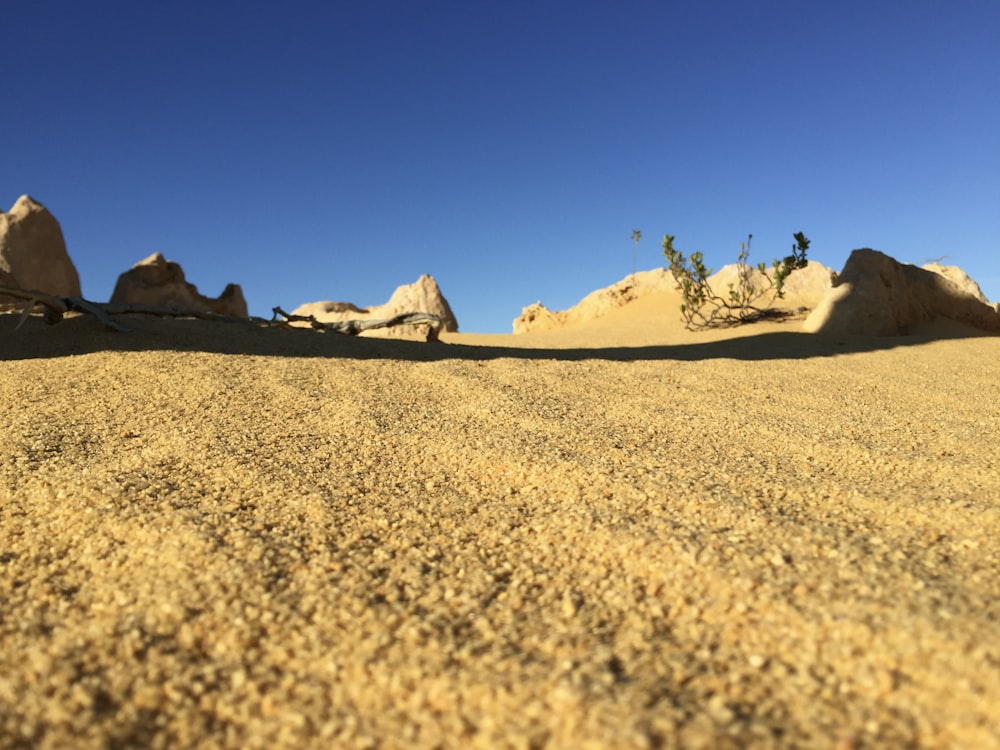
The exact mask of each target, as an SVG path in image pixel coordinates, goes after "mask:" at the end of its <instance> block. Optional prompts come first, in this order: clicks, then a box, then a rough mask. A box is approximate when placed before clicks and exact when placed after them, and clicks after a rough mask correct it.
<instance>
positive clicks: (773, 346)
mask: <svg viewBox="0 0 1000 750" xmlns="http://www.w3.org/2000/svg"><path fill="white" fill-rule="evenodd" d="M18 317H19V316H17V315H0V360H6V361H11V360H21V359H44V358H55V357H66V356H73V355H80V354H90V353H93V352H101V351H104V352H142V351H179V352H212V353H217V354H233V355H246V356H264V357H314V358H343V359H397V360H409V361H415V362H432V361H439V360H448V359H465V360H472V361H484V360H492V359H502V358H510V359H538V360H563V361H576V360H585V359H598V360H608V361H615V362H637V361H660V360H663V361H669V360H675V361H697V360H704V359H735V360H745V361H764V360H777V359H808V358H813V357H832V356H835V355H838V354H851V353H856V352H871V351H882V350H888V349H895V348H899V347H908V346H917V345H921V344H926V343H929V342H931V341H935V340H938V339H943V338H950V339H955V338H979V337H986V338H997V337H996V336H995V335H991V334H987V333H983V332H980V331H977V330H976V329H973V328H969V327H966V326H958V325H955V326H951V325H948V326H942V327H938V328H934V329H932V330H930V331H921V332H920V333H919V334H915V335H910V336H891V337H890V336H826V335H817V334H807V333H800V332H795V331H788V332H774V331H769V332H757V333H755V332H754V328H753V326H747V327H746V328H745V329H742V330H741V331H740V332H739V333H736V334H735V335H734V336H733V337H731V338H726V339H723V340H716V341H695V342H692V343H689V344H673V345H662V346H660V345H654V346H637V347H627V346H620V347H610V348H609V347H602V348H596V347H595V348H551V347H550V348H528V347H527V346H516V347H515V346H510V347H506V346H472V345H468V344H457V343H422V342H416V341H403V340H393V339H376V338H355V337H350V336H344V335H341V334H334V333H319V332H316V331H312V330H308V329H292V330H282V329H275V328H258V327H255V326H251V325H243V324H239V323H224V322H212V321H204V320H191V319H187V320H176V319H160V318H150V317H147V316H127V317H122V318H119V320H121V321H122V322H124V323H125V324H126V325H127V326H128V327H129V329H130V330H129V331H127V332H115V331H108V330H105V329H104V328H103V326H101V324H100V323H99V322H98V321H97V320H95V319H94V318H92V317H90V316H79V317H72V318H68V319H64V320H63V321H61V322H59V323H57V324H54V325H47V324H46V323H44V322H43V321H42V320H41V319H40V318H37V317H32V318H30V319H29V320H27V321H25V325H24V326H22V327H21V329H20V330H14V329H15V327H16V326H17V323H18ZM744 331H745V332H744ZM692 336H693V337H694V335H692Z"/></svg>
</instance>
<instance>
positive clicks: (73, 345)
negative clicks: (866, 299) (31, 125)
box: [0, 294, 1000, 750]
mask: <svg viewBox="0 0 1000 750" xmlns="http://www.w3.org/2000/svg"><path fill="white" fill-rule="evenodd" d="M676 303H677V300H676V299H675V298H674V297H672V296H671V295H669V294H664V295H651V296H649V297H645V298H643V299H640V300H637V301H636V302H634V303H632V304H629V305H628V306H626V307H624V308H622V309H620V310H617V311H614V312H612V313H611V314H609V315H607V316H605V317H603V318H601V319H599V320H596V321H593V322H591V323H589V324H587V325H582V326H578V327H576V328H566V329H564V330H558V331H549V332H546V333H542V334H537V335H536V334H525V335H522V336H512V335H497V336H476V335H470V334H448V335H445V336H444V337H443V338H444V339H445V340H444V342H442V343H433V344H431V343H419V342H410V341H398V340H397V341H389V340H378V339H352V338H344V337H340V336H337V335H334V334H321V333H317V332H313V331H306V330H293V331H281V330H270V329H267V330H265V329H257V328H252V327H250V326H242V325H237V324H225V323H214V322H206V321H194V320H159V319H152V318H139V317H130V318H126V319H125V320H126V321H127V324H128V325H129V326H130V328H131V329H132V331H131V332H128V333H114V332H107V331H104V330H103V329H102V328H101V327H100V325H99V323H98V322H97V321H96V320H94V319H93V318H90V317H87V316H80V317H74V318H70V319H67V320H64V321H62V322H60V323H58V324H56V325H53V326H46V325H45V324H44V323H43V322H42V321H41V320H40V319H31V320H29V321H28V322H27V323H26V325H25V326H24V327H22V328H21V329H20V330H19V331H16V332H15V331H14V326H15V325H16V323H17V317H16V316H14V315H3V316H0V360H2V361H0V372H2V377H0V404H2V407H3V414H4V420H3V439H4V443H5V450H4V451H3V453H2V455H0V746H2V747H39V748H64V747H80V748H111V747H122V748H124V747H154V748H155V747H162V748H176V747H204V748H211V747H228V748H255V747H259V748H280V747H296V748H307V747H308V748H327V747H371V748H375V747H382V748H395V747H399V748H403V747H416V748H421V747H445V748H450V747H480V748H498V747H515V748H543V747H544V748H567V747H572V748H591V747H593V748H599V747H616V748H646V747H649V748H659V747H663V748H670V747H685V748H688V747H691V748H694V747H705V748H744V747H750V748H771V747H784V748H840V749H841V750H843V749H845V748H867V747H893V748H898V747H927V748H947V747H953V748H973V747H975V748H991V747H1000V552H998V549H1000V548H998V545H997V539H1000V448H998V438H997V436H998V435H1000V406H998V404H1000V337H996V336H993V337H990V336H981V335H977V334H976V332H975V331H973V330H971V329H966V328H962V327H959V326H955V325H950V324H935V325H931V326H927V327H926V328H924V329H921V330H919V331H915V332H914V333H913V335H911V336H907V337H897V338H867V337H839V338H836V337H824V336H819V335H808V334H802V333H798V332H797V331H798V325H799V324H800V323H801V316H800V317H799V318H798V319H797V320H796V319H792V320H788V321H784V322H768V323H758V324H755V325H752V326H748V327H745V328H740V329H732V330H728V331H716V332H710V333H691V332H688V331H684V330H683V329H682V327H681V326H680V321H679V314H678V313H677V309H676Z"/></svg>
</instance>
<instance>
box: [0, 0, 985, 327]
mask: <svg viewBox="0 0 1000 750" xmlns="http://www.w3.org/2000/svg"><path fill="white" fill-rule="evenodd" d="M0 36H2V44H0V64H2V70H3V71H4V77H3V78H4V83H3V115H2V117H0V136H2V144H3V145H2V147H0V207H2V208H4V209H5V210H6V209H7V208H9V207H10V206H11V205H12V204H13V203H14V201H15V200H16V199H17V197H18V196H19V195H21V194H22V193H28V194H30V195H32V196H33V197H34V198H36V199H37V200H39V201H41V202H42V203H44V204H45V205H46V206H47V207H48V208H49V209H50V210H51V211H52V212H53V214H55V216H56V217H57V218H58V219H59V221H60V223H61V224H62V228H63V233H64V234H65V236H66V240H67V244H68V247H69V251H70V254H71V256H72V257H73V260H74V261H75V263H76V265H77V267H78V269H79V271H80V275H81V281H82V285H83V291H84V294H85V295H86V296H87V297H89V298H91V299H96V300H106V299H107V298H108V297H109V296H110V294H111V291H112V289H113V287H114V283H115V280H116V278H117V276H118V274H120V273H122V272H123V271H125V270H127V269H128V268H129V267H131V266H132V265H133V264H134V263H135V262H137V261H138V260H140V259H142V258H144V257H145V256H147V255H149V254H150V253H152V252H155V251H159V252H162V253H163V254H164V255H166V256H167V257H168V258H170V259H171V260H176V261H178V262H180V263H181V264H182V265H183V267H184V269H185V272H186V273H187V276H188V280H189V281H191V282H193V283H195V284H197V285H198V287H199V289H200V291H202V293H206V294H211V295H217V294H219V293H220V292H221V291H222V289H223V287H224V286H225V284H226V283H228V282H236V283H239V284H241V285H242V286H243V290H244V293H245V295H246V297H247V300H248V302H249V305H250V310H251V312H252V313H255V314H260V315H270V309H271V307H272V306H274V305H281V306H283V307H285V308H286V309H291V308H292V307H295V306H297V305H299V304H301V303H304V302H311V301H316V300H321V299H333V300H341V301H350V302H354V303H355V304H359V305H370V304H377V303H381V302H384V301H385V300H386V299H388V297H389V295H390V294H391V293H392V291H393V289H394V288H395V287H396V286H397V285H399V284H404V283H409V282H412V281H414V280H415V279H416V278H417V277H418V276H419V275H420V274H422V273H430V274H432V275H434V276H435V278H437V280H438V282H439V284H440V285H441V288H442V291H443V292H444V294H445V296H446V297H447V298H448V300H449V302H450V303H451V305H452V308H453V309H454V311H455V313H456V315H457V317H458V320H459V324H460V326H461V329H462V330H463V331H470V332H509V331H510V325H511V321H512V320H513V319H514V318H515V317H516V316H517V315H518V314H519V313H520V311H521V308H522V307H524V306H526V305H529V304H531V303H533V302H535V301H538V300H541V301H542V302H543V303H544V304H546V305H547V306H549V307H550V308H553V309H562V308H565V307H568V306H570V305H572V304H575V303H576V302H577V301H578V300H579V299H580V298H581V297H583V296H584V295H586V294H587V293H589V292H590V291H592V290H594V289H597V288H600V287H603V286H607V285H609V284H612V283H614V282H615V281H618V280H619V279H621V278H623V277H625V276H627V275H628V274H629V273H630V272H631V270H632V250H633V245H632V243H631V241H630V239H629V237H630V234H631V231H632V230H633V229H641V230H642V232H643V240H642V242H641V243H640V245H639V249H638V256H639V257H638V267H639V268H640V269H648V268H654V267H657V266H661V265H662V257H661V254H660V253H661V251H660V247H659V239H661V238H662V235H663V234H664V233H666V232H669V233H670V234H674V235H676V237H677V240H676V243H675V244H676V246H677V248H678V249H680V250H682V251H684V252H687V253H690V252H692V251H695V250H701V251H703V252H704V253H705V256H706V260H707V262H708V264H709V265H710V266H712V267H714V268H718V267H720V266H722V265H724V264H726V263H730V262H733V261H734V260H735V257H736V254H737V252H738V250H739V244H740V241H741V240H743V239H744V238H745V236H746V234H747V233H753V235H754V242H753V256H752V260H755V261H756V260H764V261H767V262H770V260H771V259H772V258H774V257H776V256H779V255H784V254H785V253H786V251H787V250H789V249H790V247H791V245H792V241H793V240H792V233H793V232H796V231H799V230H801V231H804V232H805V233H806V235H807V236H808V237H809V238H810V239H811V240H812V247H811V249H810V258H812V259H815V260H818V261H820V262H823V263H825V264H827V265H831V266H834V267H835V268H837V269H839V268H840V267H841V266H842V265H843V263H844V261H845V260H846V258H847V256H848V255H849V253H850V251H851V250H852V249H854V248H858V247H873V248H875V249H878V250H882V251H883V252H886V253H889V254H890V255H893V256H894V257H896V258H897V259H899V260H901V261H905V262H922V261H925V260H927V259H932V258H938V257H941V256H948V257H947V258H946V259H945V260H944V261H943V262H945V263H947V264H954V265H960V266H962V267H963V268H965V269H966V271H968V272H969V273H970V274H971V275H972V276H973V278H975V279H976V280H977V281H979V282H980V284H981V285H982V287H983V289H984V291H985V292H986V294H987V296H988V297H990V298H991V299H993V300H997V299H1000V261H998V259H997V255H996V253H995V250H994V248H995V247H996V245H997V241H998V239H1000V95H998V92H1000V45H998V44H997V43H996V40H997V39H1000V3H998V2H996V0H954V1H952V2H944V0H937V1H935V2H926V1H925V0H898V1H897V0H880V1H879V2H872V0H865V1H864V2H856V1H855V0H838V1H837V2H810V1H809V0H797V1H795V2H791V1H789V2H774V1H769V0H761V1H759V2H753V3H750V2H743V1H741V2H711V1H710V0H706V1H703V2H686V3H679V2H662V1H661V2H630V1H629V0H618V1H616V2H610V1H609V2H547V1H546V0H534V1H533V2H520V1H519V0H505V1H504V2H475V1H474V0H461V1H456V2H444V1H437V0H426V1H421V2H418V1H416V0H413V1H411V2H403V1H402V0H399V1H397V2H384V1H381V0H364V1H362V0H358V1H356V2H322V3H320V2H294V0H289V2H285V3H282V4H269V3H262V2H255V1H253V0H249V1H246V2H199V3H191V2H169V3H167V2H152V1H151V2H142V3H138V2H134V0H130V1H129V2H100V1H99V0H97V1H95V2H92V3H81V2H46V1H45V0H36V1H34V2H31V3H20V4H19V5H18V6H17V7H16V9H12V10H8V11H7V12H5V13H4V22H3V29H2V35H0Z"/></svg>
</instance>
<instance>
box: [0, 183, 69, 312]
mask: <svg viewBox="0 0 1000 750" xmlns="http://www.w3.org/2000/svg"><path fill="white" fill-rule="evenodd" d="M0 276H2V279H0V283H3V284H11V283H12V280H13V281H15V282H16V284H15V285H16V286H18V287H19V288H21V289H33V290H36V291H39V292H46V293H48V294H53V295H55V296H57V297H79V296H80V295H81V292H80V276H79V274H78V273H77V271H76V266H74V265H73V261H72V260H70V257H69V253H67V252H66V241H65V240H64V239H63V233H62V229H61V228H60V226H59V222H58V221H56V219H55V217H54V216H53V215H52V214H50V213H49V211H48V209H46V208H45V206H43V205H42V204H41V203H39V202H38V201H35V200H33V199H32V198H30V197H29V196H27V195H22V196H21V197H20V198H18V199H17V202H16V203H14V205H13V207H12V208H11V209H10V212H8V213H3V211H0Z"/></svg>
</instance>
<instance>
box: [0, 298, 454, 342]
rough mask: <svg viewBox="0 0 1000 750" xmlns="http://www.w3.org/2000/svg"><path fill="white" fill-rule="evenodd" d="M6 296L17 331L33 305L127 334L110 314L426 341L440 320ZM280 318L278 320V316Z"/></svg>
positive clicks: (48, 314)
mask: <svg viewBox="0 0 1000 750" xmlns="http://www.w3.org/2000/svg"><path fill="white" fill-rule="evenodd" d="M3 296H8V297H15V298H17V299H23V300H25V301H26V303H25V306H24V309H23V311H22V313H21V319H20V320H19V321H18V324H17V328H20V327H21V326H22V325H23V324H24V321H25V320H26V319H27V317H28V315H30V314H31V311H32V310H34V308H35V306H36V305H42V306H43V307H44V308H45V318H46V320H47V321H48V322H49V323H58V322H59V321H60V320H62V316H63V315H65V314H66V313H67V312H70V311H72V312H81V313H87V314H89V315H93V316H94V317H95V318H97V319H98V320H100V321H101V322H102V323H103V324H104V326H105V327H106V328H108V329H109V330H112V331H127V330H128V328H126V327H125V326H123V325H122V324H121V323H119V322H117V321H115V320H113V319H112V318H111V316H112V315H134V314H143V315H157V316H159V317H173V318H199V319H201V320H216V321H223V322H226V323H246V324H251V325H258V326H264V327H269V328H270V327H281V328H285V327H288V324H289V323H292V322H304V323H309V325H310V326H311V327H312V328H314V329H316V330H318V331H332V332H334V333H343V334H346V335H349V336H356V335H358V334H359V333H361V332H362V331H370V330H373V329H377V328H390V327H392V326H400V325H419V324H423V325H426V326H427V340H428V341H437V340H438V336H439V334H440V333H441V328H442V326H443V323H442V320H441V318H440V317H438V316H437V315H432V314H431V313H422V312H415V313H404V314H402V315H397V316H395V317H393V318H388V319H385V320H344V321H337V322H329V323H324V322H321V321H318V320H316V318H315V317H314V316H312V315H291V314H289V313H286V312H285V311H284V310H282V309H281V308H280V307H275V308H273V309H272V312H273V313H274V315H273V317H272V318H271V319H270V320H265V319H264V318H255V317H250V318H241V317H238V316H236V315H223V314H221V313H213V312H203V311H199V310H182V309H179V308H176V307H155V306H153V305H143V304H139V303H134V304H133V303H126V304H122V303H101V302H91V301H90V300H86V299H83V298H82V297H56V296H54V295H51V294H46V293H45V292H39V291H35V290H32V289H9V288H6V287H0V297H3ZM279 315H280V316H281V317H283V318H284V320H279V318H278V316H279Z"/></svg>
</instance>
